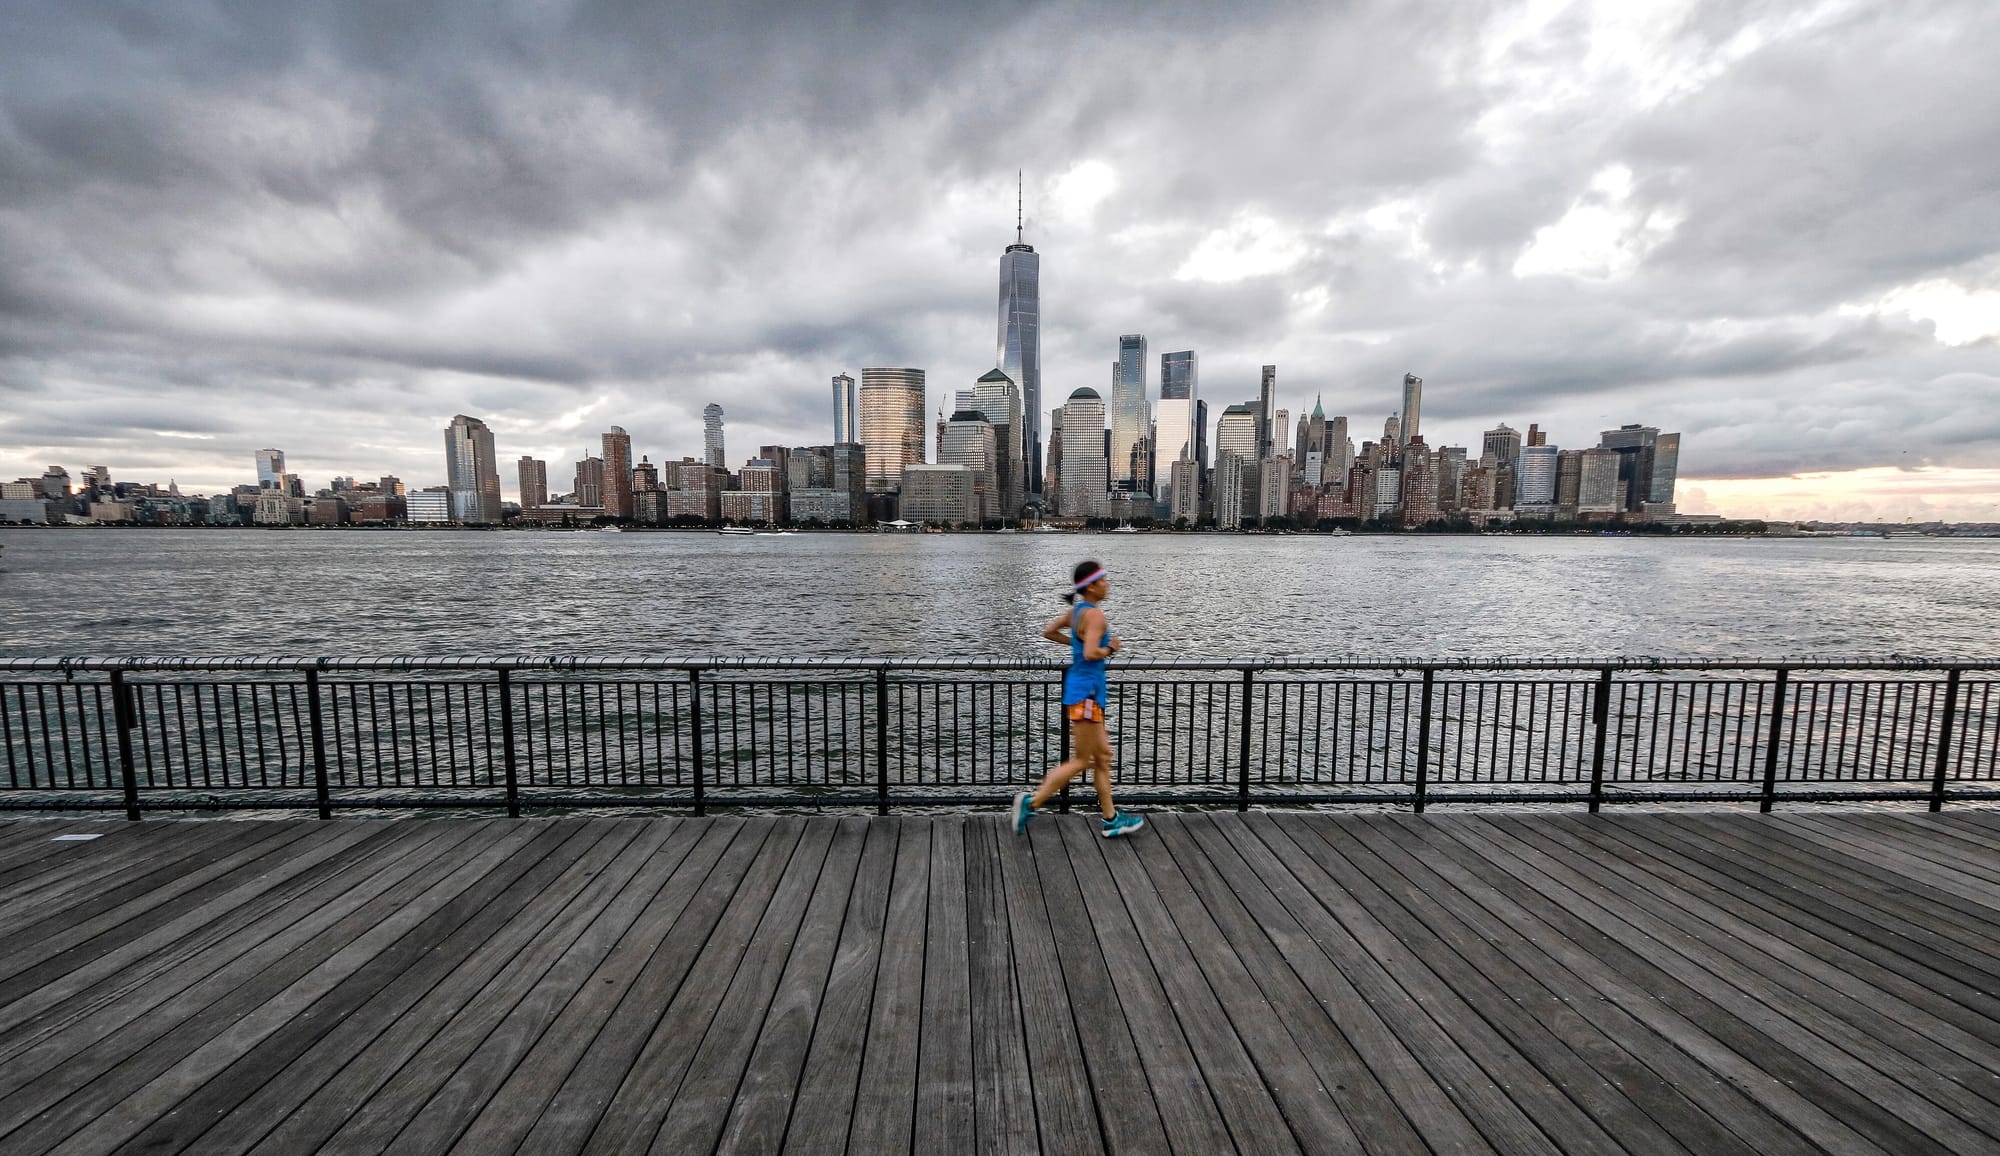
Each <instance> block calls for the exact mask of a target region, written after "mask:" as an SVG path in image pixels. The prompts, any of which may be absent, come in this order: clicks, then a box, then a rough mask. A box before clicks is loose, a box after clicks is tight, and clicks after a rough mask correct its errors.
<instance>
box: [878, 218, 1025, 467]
mask: <svg viewBox="0 0 2000 1156" xmlns="http://www.w3.org/2000/svg"><path fill="white" fill-rule="evenodd" d="M1021 223H1022V217H1021V202H1020V195H1019V193H1018V191H1017V193H1016V199H1015V206H1014V243H1013V244H1011V245H1009V246H1007V250H1006V252H1004V253H1002V254H1000V336H999V341H998V342H997V343H996V347H995V350H994V354H993V362H994V364H995V365H996V366H998V367H999V368H1000V370H1001V372H1003V373H1005V374H1006V375H1007V377H1008V378H1009V379H1010V380H1012V381H1013V382H1014V384H1015V386H1016V387H1018V388H1019V389H1020V391H1021V420H1022V422H1023V423H1024V424H1023V426H1022V429H1021V447H1022V453H1023V454H1024V455H1025V457H1026V462H1025V465H1026V469H1025V470H1024V473H1025V475H1026V476H1027V477H1028V478H1030V479H1032V480H1033V485H1034V486H1035V489H1036V492H1038V493H1039V492H1040V489H1041V485H1042V339H1041V325H1042V291H1041V280H1042V259H1041V257H1039V256H1037V255H1036V253H1035V247H1034V246H1033V245H1030V244H1028V243H1027V242H1026V240H1024V239H1023V237H1022V230H1021ZM919 408H920V409H921V408H922V407H921V406H920V407H919ZM864 440H865V439H864Z"/></svg>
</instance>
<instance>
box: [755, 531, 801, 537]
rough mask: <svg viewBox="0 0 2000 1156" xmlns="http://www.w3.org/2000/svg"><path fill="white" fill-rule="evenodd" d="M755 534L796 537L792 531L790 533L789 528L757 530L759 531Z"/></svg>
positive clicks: (760, 535) (759, 535)
mask: <svg viewBox="0 0 2000 1156" xmlns="http://www.w3.org/2000/svg"><path fill="white" fill-rule="evenodd" d="M757 536H758V537H759V538H796V537H798V535H797V534H794V533H792V532H791V531H790V530H759V531H757Z"/></svg>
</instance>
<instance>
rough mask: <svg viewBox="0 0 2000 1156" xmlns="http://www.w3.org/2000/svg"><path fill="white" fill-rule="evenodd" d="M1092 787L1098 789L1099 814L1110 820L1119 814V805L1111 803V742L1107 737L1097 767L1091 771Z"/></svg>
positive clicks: (1097, 759) (1096, 762)
mask: <svg viewBox="0 0 2000 1156" xmlns="http://www.w3.org/2000/svg"><path fill="white" fill-rule="evenodd" d="M1090 782H1091V785H1092V786H1094V787H1096V788H1097V813H1098V814H1100V815H1103V816H1104V817H1105V818H1107V819H1109V818H1111V817H1113V816H1115V815H1116V814H1118V804H1116V803H1114V802H1112V801H1111V740H1110V737H1109V736H1106V738H1105V742H1104V746H1103V748H1102V749H1101V750H1099V751H1098V752H1097V758H1096V761H1095V766H1094V767H1093V768H1092V769H1091V774H1090Z"/></svg>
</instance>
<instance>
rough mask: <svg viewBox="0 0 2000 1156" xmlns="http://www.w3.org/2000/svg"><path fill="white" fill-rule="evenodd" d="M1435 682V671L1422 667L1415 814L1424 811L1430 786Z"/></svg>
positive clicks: (1418, 716) (1418, 711)
mask: <svg viewBox="0 0 2000 1156" xmlns="http://www.w3.org/2000/svg"><path fill="white" fill-rule="evenodd" d="M1436 684H1437V671H1436V670H1435V669H1433V668H1431V667H1428V666H1427V667H1425V668H1424V697H1423V702H1422V705H1420V706H1419V707H1418V708H1417V805H1416V810H1417V814H1419V815H1421V814H1423V813H1424V801H1425V797H1426V796H1427V795H1429V794H1430V787H1431V693H1432V691H1433V690H1434V689H1435V687H1436Z"/></svg>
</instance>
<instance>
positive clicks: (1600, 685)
mask: <svg viewBox="0 0 2000 1156" xmlns="http://www.w3.org/2000/svg"><path fill="white" fill-rule="evenodd" d="M1590 725H1591V727H1592V728H1593V729H1594V731H1595V732H1596V735H1595V737H1594V738H1593V739H1592V747H1591V752H1590V813H1591V814H1593V815H1595V814H1597V808H1598V807H1599V806H1600V805H1601V804H1602V803H1603V802H1604V743H1605V739H1606V738H1607V737H1608V735H1609V733H1610V730H1611V668H1610V667H1608V666H1607V667H1605V668H1604V669H1603V670H1600V671H1598V672H1597V698H1596V699H1595V701H1593V702H1592V703H1591V704H1590Z"/></svg>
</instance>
